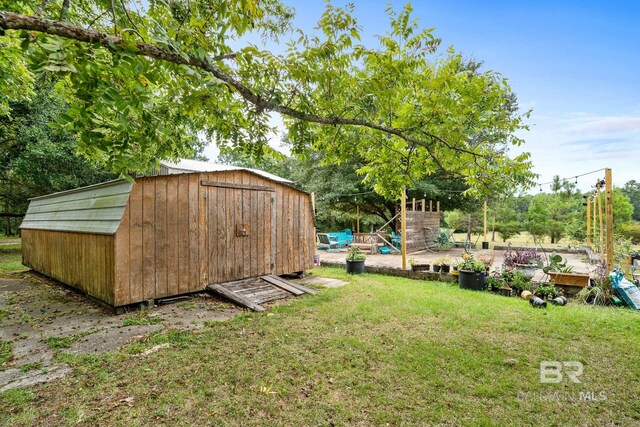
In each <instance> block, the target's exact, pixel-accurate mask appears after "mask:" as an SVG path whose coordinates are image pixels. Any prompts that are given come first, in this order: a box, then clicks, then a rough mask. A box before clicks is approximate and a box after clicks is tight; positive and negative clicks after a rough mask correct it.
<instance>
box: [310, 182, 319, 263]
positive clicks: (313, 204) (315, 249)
mask: <svg viewBox="0 0 640 427" xmlns="http://www.w3.org/2000/svg"><path fill="white" fill-rule="evenodd" d="M311 210H313V217H314V218H315V217H316V193H311ZM314 224H315V221H314ZM316 231H317V230H316V226H315V225H314V226H313V241H314V243H315V244H314V245H313V261H314V263H315V258H316V255H318V233H316Z"/></svg>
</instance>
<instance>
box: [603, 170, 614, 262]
mask: <svg viewBox="0 0 640 427" xmlns="http://www.w3.org/2000/svg"><path fill="white" fill-rule="evenodd" d="M604 183H605V204H606V209H605V212H606V214H607V272H610V271H612V270H613V179H612V177H611V169H610V168H607V169H605V172H604Z"/></svg>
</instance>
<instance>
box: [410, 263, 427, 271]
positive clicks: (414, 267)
mask: <svg viewBox="0 0 640 427" xmlns="http://www.w3.org/2000/svg"><path fill="white" fill-rule="evenodd" d="M429 267H431V265H429V264H413V265H412V266H411V270H412V271H429Z"/></svg>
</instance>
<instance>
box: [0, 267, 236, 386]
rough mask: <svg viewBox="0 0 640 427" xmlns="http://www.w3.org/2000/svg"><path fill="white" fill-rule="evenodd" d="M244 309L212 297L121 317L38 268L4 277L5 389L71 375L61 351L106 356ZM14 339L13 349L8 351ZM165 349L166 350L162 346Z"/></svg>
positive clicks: (1, 370)
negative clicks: (155, 334) (151, 336)
mask: <svg viewBox="0 0 640 427" xmlns="http://www.w3.org/2000/svg"><path fill="white" fill-rule="evenodd" d="M242 312H243V310H242V309H240V308H238V307H236V306H234V305H232V304H228V303H225V302H222V301H221V300H219V299H217V298H215V297H213V296H211V295H208V294H206V293H202V294H196V295H193V296H191V297H190V298H188V299H186V300H184V301H181V302H175V303H171V304H166V305H159V306H158V305H156V306H154V307H152V308H150V309H148V310H143V311H141V310H140V309H137V308H134V309H131V311H129V312H127V313H124V314H120V315H115V314H114V312H113V311H112V310H110V309H106V308H104V307H102V306H101V305H98V304H97V303H94V302H93V301H91V300H90V299H89V298H88V297H87V296H85V295H82V294H80V293H78V292H77V291H75V290H73V289H71V288H68V287H66V286H64V285H62V284H61V283H59V282H56V281H54V280H52V279H49V278H47V277H45V276H42V275H39V274H37V273H34V272H30V271H29V272H20V273H16V274H12V275H9V276H5V277H4V278H0V343H3V342H4V343H5V344H4V345H5V352H4V357H2V358H0V392H2V391H5V390H8V389H11V388H14V387H22V386H27V385H32V384H37V383H41V382H47V381H49V380H52V379H56V378H60V377H62V376H64V375H66V374H67V373H68V372H69V371H70V369H69V367H68V366H67V365H66V364H65V363H64V362H60V361H59V360H57V358H56V357H55V356H56V354H58V353H60V352H65V353H71V354H77V355H82V354H101V353H105V352H108V351H112V350H116V349H118V348H120V347H121V346H123V345H125V344H127V343H131V342H135V341H137V340H140V339H143V338H144V337H145V336H147V335H148V334H151V333H153V332H157V331H162V330H168V329H180V330H187V329H195V328H200V327H202V326H203V325H204V324H205V322H209V321H222V320H227V319H229V318H232V317H234V316H236V315H238V314H241V313H242ZM6 343H9V345H10V350H9V351H6V346H7V344H6ZM159 350H161V349H159Z"/></svg>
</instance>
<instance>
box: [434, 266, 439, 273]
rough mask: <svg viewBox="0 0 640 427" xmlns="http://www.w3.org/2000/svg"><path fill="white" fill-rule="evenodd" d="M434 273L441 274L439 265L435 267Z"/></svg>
mask: <svg viewBox="0 0 640 427" xmlns="http://www.w3.org/2000/svg"><path fill="white" fill-rule="evenodd" d="M433 271H434V273H439V272H440V266H439V265H435V264H434V265H433Z"/></svg>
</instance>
